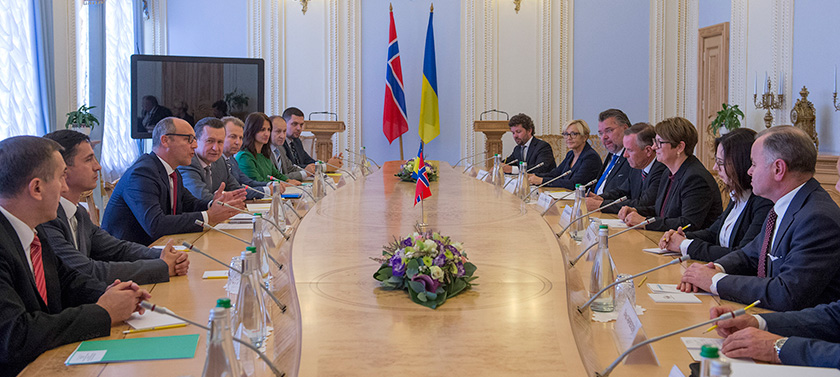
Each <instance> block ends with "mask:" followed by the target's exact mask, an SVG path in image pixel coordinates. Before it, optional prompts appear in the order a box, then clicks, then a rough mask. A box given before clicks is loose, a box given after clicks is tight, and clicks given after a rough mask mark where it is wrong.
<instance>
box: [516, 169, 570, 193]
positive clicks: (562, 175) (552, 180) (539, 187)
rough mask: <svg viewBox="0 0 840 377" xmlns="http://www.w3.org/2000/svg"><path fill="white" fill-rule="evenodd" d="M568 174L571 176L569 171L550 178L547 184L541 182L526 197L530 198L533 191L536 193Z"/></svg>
mask: <svg viewBox="0 0 840 377" xmlns="http://www.w3.org/2000/svg"><path fill="white" fill-rule="evenodd" d="M569 174H572V171H571V170H566V172H565V173H563V174H560V175H558V176H556V177H554V178H552V179H551V180H550V181H548V182H543V183H542V184H541V185H539V186H537V187H534V189H533V190H531V192H529V193H528V196H531V195H532V194H533V193H534V192H535V191H537V190H539V189H541V188H542V187H543V186H545V185H547V184H549V183H551V182H554V181H556V180H558V179H560V178H563V177H565V176H567V175H569ZM526 198H527V196H526Z"/></svg>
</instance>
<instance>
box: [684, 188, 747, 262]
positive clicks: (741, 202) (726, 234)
mask: <svg viewBox="0 0 840 377" xmlns="http://www.w3.org/2000/svg"><path fill="white" fill-rule="evenodd" d="M750 195H752V190H747V191H746V192H744V195H743V196H741V197H740V198H739V197H735V193H729V198H730V200H732V202H733V203H735V206H734V207H732V210H731V211H729V214H728V215H726V219H724V220H723V225H721V227H720V232H718V243H719V244H720V246H723V247H730V245H729V239H730V238H732V230H733V229H735V223H737V222H738V219H739V218H740V217H741V214H742V213H743V212H744V208H745V207H746V206H747V201H748V200H749V199H750ZM693 241H694V240H688V239H686V240H683V241H682V242H680V252H682V255H688V246H689V245H691V243H692V242H693Z"/></svg>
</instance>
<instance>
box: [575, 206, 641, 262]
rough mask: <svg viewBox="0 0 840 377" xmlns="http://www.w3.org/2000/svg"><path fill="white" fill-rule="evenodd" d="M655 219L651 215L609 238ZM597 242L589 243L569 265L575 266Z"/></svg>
mask: <svg viewBox="0 0 840 377" xmlns="http://www.w3.org/2000/svg"><path fill="white" fill-rule="evenodd" d="M654 221H656V218H655V217H649V218H648V219H647V220H645V221H642V222H640V223H638V224H636V225H633V226H631V227H629V228H627V229H624V230H622V231H620V232H618V233H616V234H613V235H611V236H608V237H607V238H613V237H615V236H618V235H619V234H622V233H625V232H629V231H631V230H633V229H636V228H640V227H643V226H645V225H647V224H650V223H652V222H654ZM597 244H598V243H597V242H596V243H593V244H592V245H589V247H587V248H586V249H585V250H583V251H582V252H581V253H580V254H579V255H578V256H577V257H575V259H573V260H572V261H571V262H569V265H570V266H574V265H575V263H577V261H578V260H579V259H580V257H582V256H583V255H584V254H586V252H587V251H589V249H591V248H592V247H593V246H595V245H597Z"/></svg>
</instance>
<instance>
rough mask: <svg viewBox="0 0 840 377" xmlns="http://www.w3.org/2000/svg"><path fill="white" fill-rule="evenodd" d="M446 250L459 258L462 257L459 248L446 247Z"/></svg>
mask: <svg viewBox="0 0 840 377" xmlns="http://www.w3.org/2000/svg"><path fill="white" fill-rule="evenodd" d="M446 250H449V251H450V252H452V254H453V255H455V256H459V257H460V256H461V252H460V251H458V248H456V247H455V246H452V245H446Z"/></svg>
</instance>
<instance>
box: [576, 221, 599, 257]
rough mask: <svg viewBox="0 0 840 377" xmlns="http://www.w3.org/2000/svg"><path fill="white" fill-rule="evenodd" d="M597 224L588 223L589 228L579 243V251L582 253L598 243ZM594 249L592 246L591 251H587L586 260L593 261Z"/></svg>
mask: <svg viewBox="0 0 840 377" xmlns="http://www.w3.org/2000/svg"><path fill="white" fill-rule="evenodd" d="M597 232H598V223H596V222H591V223H589V227H588V228H586V233H585V234H584V235H583V240H581V241H580V251H581V252H583V251H584V250H586V248H588V247H589V246H591V245H593V244H596V243H598V233H597ZM595 254H596V252H595V247H594V246H593V248H592V249H590V250H589V253H587V254H586V260H587V261H589V262H592V261H593V260H595Z"/></svg>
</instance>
